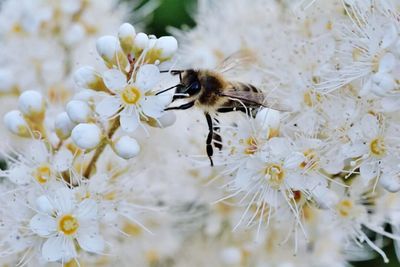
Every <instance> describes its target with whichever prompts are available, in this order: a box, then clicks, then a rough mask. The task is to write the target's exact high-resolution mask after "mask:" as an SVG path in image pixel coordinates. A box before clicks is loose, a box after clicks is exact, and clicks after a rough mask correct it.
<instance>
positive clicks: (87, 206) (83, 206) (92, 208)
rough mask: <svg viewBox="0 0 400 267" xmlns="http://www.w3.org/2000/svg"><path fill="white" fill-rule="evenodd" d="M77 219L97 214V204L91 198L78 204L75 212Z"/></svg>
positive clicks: (85, 218) (86, 218)
mask: <svg viewBox="0 0 400 267" xmlns="http://www.w3.org/2000/svg"><path fill="white" fill-rule="evenodd" d="M76 216H77V218H78V221H81V220H91V219H95V218H96V216H97V204H96V201H94V200H93V199H85V200H83V201H82V202H81V203H79V205H78V209H77V212H76Z"/></svg>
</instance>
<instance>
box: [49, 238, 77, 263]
mask: <svg viewBox="0 0 400 267" xmlns="http://www.w3.org/2000/svg"><path fill="white" fill-rule="evenodd" d="M76 256H77V254H76V250H75V246H74V243H73V241H72V239H70V238H65V237H64V236H62V235H59V236H54V237H50V238H49V239H47V241H46V242H45V243H44V244H43V246H42V257H43V258H44V259H45V260H46V261H58V260H61V259H71V258H75V257H76Z"/></svg>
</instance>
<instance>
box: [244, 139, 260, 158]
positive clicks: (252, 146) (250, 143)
mask: <svg viewBox="0 0 400 267" xmlns="http://www.w3.org/2000/svg"><path fill="white" fill-rule="evenodd" d="M246 145H247V147H246V148H245V150H244V153H245V154H246V155H252V154H254V153H255V152H256V151H257V149H258V147H257V139H255V138H254V137H252V136H251V137H249V138H247V139H246Z"/></svg>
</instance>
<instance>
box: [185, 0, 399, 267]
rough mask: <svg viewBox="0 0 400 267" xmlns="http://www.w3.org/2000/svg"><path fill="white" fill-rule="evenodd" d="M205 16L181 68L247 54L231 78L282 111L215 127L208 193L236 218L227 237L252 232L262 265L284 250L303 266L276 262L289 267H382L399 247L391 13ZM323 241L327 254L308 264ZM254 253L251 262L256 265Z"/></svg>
mask: <svg viewBox="0 0 400 267" xmlns="http://www.w3.org/2000/svg"><path fill="white" fill-rule="evenodd" d="M294 2H296V3H294ZM202 7H203V8H202V9H200V11H199V12H200V15H199V17H208V18H210V19H209V20H207V21H203V22H200V23H199V25H198V26H197V27H196V28H195V29H194V30H192V31H191V32H189V33H185V32H183V33H182V32H180V33H179V35H180V36H181V38H182V44H183V48H184V49H183V50H182V51H181V53H182V54H183V56H182V58H183V59H185V61H186V62H182V64H184V65H189V66H204V67H208V68H210V67H215V66H217V65H218V62H219V61H221V60H222V59H223V58H225V57H228V56H229V55H230V54H232V53H233V52H235V51H245V52H246V53H247V54H250V55H252V58H254V59H256V60H254V62H253V63H254V64H253V66H252V68H251V69H250V70H248V71H247V72H241V73H240V74H239V75H240V77H238V75H237V73H235V76H233V79H237V80H240V81H242V82H249V83H252V84H253V85H255V86H257V87H258V88H260V89H262V90H263V92H264V94H265V97H266V103H267V107H268V103H271V102H278V103H279V104H280V105H281V106H284V107H289V108H288V109H282V110H279V108H278V110H274V109H273V108H274V105H270V106H269V107H270V108H272V109H268V108H262V109H260V110H258V111H256V112H255V111H254V110H253V111H251V110H250V111H249V112H248V114H247V116H241V115H240V114H235V115H233V114H232V115H231V116H224V117H222V116H221V118H219V121H220V122H221V123H220V124H219V126H218V127H219V128H220V129H221V132H220V135H221V137H222V140H223V142H222V146H223V148H222V150H221V151H220V152H218V153H217V155H215V159H214V161H215V163H216V165H218V166H219V167H218V168H219V169H218V170H219V172H218V174H216V175H215V177H214V178H213V179H212V180H210V183H211V185H212V184H219V185H220V186H221V188H223V189H225V190H224V193H223V195H222V196H221V195H220V196H218V195H216V196H215V201H216V202H217V203H219V204H222V205H228V206H236V207H237V211H236V212H238V211H239V215H237V214H236V215H234V218H232V215H233V214H232V212H230V213H228V217H227V218H226V219H227V220H228V222H229V225H230V228H231V229H234V230H235V233H236V232H238V231H239V230H240V229H243V228H249V230H250V231H254V234H255V236H256V237H255V239H257V240H259V241H261V243H262V244H265V245H267V246H271V251H269V253H267V255H266V257H270V258H276V257H277V252H276V250H272V248H273V247H275V249H278V248H279V249H282V246H283V245H284V247H288V250H289V251H291V252H294V253H295V254H300V255H301V256H302V258H304V262H303V260H301V261H300V259H299V258H297V259H295V260H293V261H292V260H291V259H290V257H288V256H287V254H285V253H282V257H279V256H278V258H279V260H281V261H282V262H285V261H288V262H291V264H293V265H295V266H302V264H303V263H304V266H310V263H312V264H311V265H312V266H321V265H322V263H323V262H329V260H328V259H329V258H330V257H331V261H332V262H335V264H336V265H332V263H326V264H327V266H344V265H345V262H347V261H348V260H351V259H353V260H360V259H368V258H369V257H371V253H372V252H371V251H375V252H377V253H379V254H380V255H381V256H382V257H383V259H384V261H385V262H387V261H388V258H387V257H386V255H385V253H384V252H383V250H382V247H383V246H384V245H385V243H384V242H382V240H383V237H386V238H389V239H392V240H393V241H394V242H396V243H397V242H398V240H400V236H399V235H398V230H397V229H398V225H399V224H400V221H399V220H398V218H397V215H396V214H397V209H396V208H395V206H396V205H398V203H399V195H398V192H399V191H400V178H399V177H400V176H399V175H400V169H399V162H400V146H399V143H398V140H399V139H398V136H399V132H400V124H399V121H398V120H399V117H398V107H399V105H398V103H399V102H398V101H399V95H398V82H397V76H398V75H397V71H398V69H399V66H400V65H399V63H400V61H399V59H400V55H399V53H398V40H399V36H400V35H399V33H400V32H399V29H400V25H399V22H398V11H399V9H398V8H399V7H398V4H397V6H396V4H395V3H392V2H391V1H380V2H376V1H293V2H290V1H286V2H284V1H281V2H280V3H273V2H272V1H262V0H260V1H254V2H253V3H252V4H247V3H242V2H240V1H233V2H229V4H228V3H225V1H222V2H220V3H215V4H204V6H202ZM227 9H228V10H227ZM221 10H224V14H222V12H221ZM237 12H239V14H238V13H237ZM293 12H294V13H295V14H296V16H294V17H290V15H288V14H292V13H293ZM230 14H235V16H233V15H232V16H230ZM266 14H268V15H266ZM278 14H279V15H278ZM221 16H224V17H225V19H224V22H223V23H219V21H220V17H221ZM217 21H218V22H217ZM211 25H218V27H212V26H211ZM247 25H257V26H253V27H250V28H251V30H250V28H249V27H248V26H247ZM232 28H233V29H236V31H235V32H232V31H229V30H228V29H232ZM265 29H268V30H265ZM221 31H222V32H225V33H226V34H225V35H224V36H223V38H219V36H220V35H219V32H221ZM206 32H207V34H206ZM205 36H207V37H205ZM210 36H213V38H210ZM226 40H230V41H229V43H226ZM242 64H243V63H242ZM242 67H243V66H242ZM396 75H397V76H396ZM225 76H226V77H229V73H225ZM230 79H232V78H230ZM275 106H276V105H275ZM255 113H256V115H255V117H254V118H253V117H252V116H250V115H251V114H252V115H254V114H255ZM232 117H233V119H232ZM389 199H390V201H389ZM225 216H226V215H225ZM387 225H391V227H392V231H390V230H387V228H386V226H387ZM228 228H229V227H228ZM235 233H234V234H233V235H235ZM325 238H328V239H329V241H327V240H325ZM324 240H325V241H324ZM199 242H200V241H199ZM321 242H322V243H324V242H327V243H326V244H325V249H328V250H330V252H329V253H328V252H322V251H321V252H320V253H321V254H320V256H317V258H314V259H312V260H310V259H309V257H311V256H312V255H313V254H314V252H315V248H316V247H317V246H318V244H322V243H321ZM282 243H283V244H282ZM270 244H274V245H270ZM238 247H239V248H240V249H241V250H243V249H245V248H247V247H246V244H245V243H241V244H240V245H238ZM310 247H312V248H314V249H311V250H309V249H308V248H310ZM396 247H398V246H397V245H396ZM258 249H259V247H258V246H256V247H255V248H252V249H251V252H249V253H250V254H251V255H252V256H253V257H254V258H253V259H254V262H258V263H260V262H264V261H265V259H262V257H260V256H259V254H260V252H259V251H258ZM284 250H285V249H284ZM232 257H233V256H232ZM339 259H340V260H339ZM242 260H243V258H242ZM266 262H271V261H269V260H267V261H266ZM247 264H249V263H247ZM282 264H283V263H282ZM261 266H263V265H261ZM277 266H278V265H277ZM289 266H292V265H289Z"/></svg>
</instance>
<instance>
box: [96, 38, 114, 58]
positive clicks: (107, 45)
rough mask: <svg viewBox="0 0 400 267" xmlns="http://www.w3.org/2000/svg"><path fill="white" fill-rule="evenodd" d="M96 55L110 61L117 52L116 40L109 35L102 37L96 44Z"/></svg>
mask: <svg viewBox="0 0 400 267" xmlns="http://www.w3.org/2000/svg"><path fill="white" fill-rule="evenodd" d="M96 49H97V53H98V54H99V55H100V56H101V57H102V58H103V59H104V60H105V61H107V62H108V61H112V60H113V58H114V56H115V54H116V53H117V51H118V50H119V42H118V39H117V38H115V37H114V36H111V35H106V36H102V37H100V38H99V39H97V42H96Z"/></svg>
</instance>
